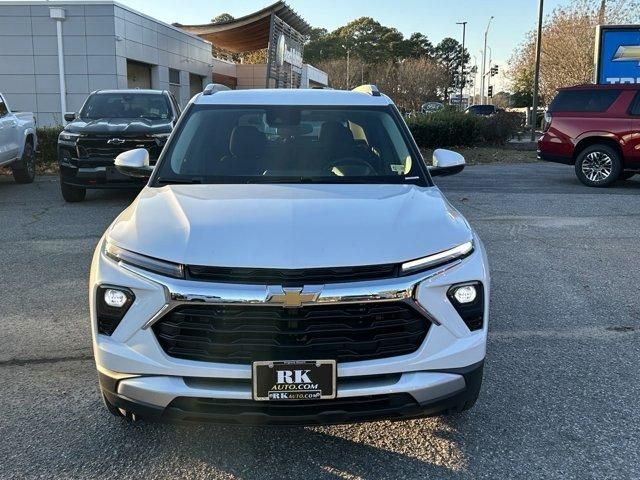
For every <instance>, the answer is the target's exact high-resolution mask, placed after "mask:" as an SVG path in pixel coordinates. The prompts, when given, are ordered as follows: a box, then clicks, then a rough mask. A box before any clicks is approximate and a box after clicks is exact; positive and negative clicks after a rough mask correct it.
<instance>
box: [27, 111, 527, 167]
mask: <svg viewBox="0 0 640 480" xmlns="http://www.w3.org/2000/svg"><path fill="white" fill-rule="evenodd" d="M521 123H522V116H521V115H520V114H519V113H510V112H500V113H498V114H496V115H492V116H490V117H481V116H475V115H467V114H464V113H461V112H457V111H450V110H445V111H441V112H436V113H431V114H428V115H419V116H417V117H412V118H408V119H407V124H408V125H409V128H410V129H411V133H413V137H414V138H415V139H416V142H417V143H418V146H420V147H423V148H438V147H463V146H474V145H482V144H485V145H502V144H504V143H505V142H507V141H508V140H509V139H510V138H511V137H513V136H514V135H515V134H516V133H517V132H518V131H519V130H520V129H521V127H522V125H521ZM37 131H38V143H39V147H38V150H39V153H40V160H41V161H42V162H44V163H55V162H57V159H58V154H57V144H58V135H59V134H60V132H61V131H62V127H60V126H57V127H40V128H38V129H37Z"/></svg>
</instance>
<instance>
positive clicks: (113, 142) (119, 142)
mask: <svg viewBox="0 0 640 480" xmlns="http://www.w3.org/2000/svg"><path fill="white" fill-rule="evenodd" d="M124 142H125V140H123V139H122V138H110V139H109V140H107V143H108V144H109V145H122V144H123V143H124Z"/></svg>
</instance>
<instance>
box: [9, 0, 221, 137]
mask: <svg viewBox="0 0 640 480" xmlns="http://www.w3.org/2000/svg"><path fill="white" fill-rule="evenodd" d="M49 7H59V8H63V9H64V10H65V15H66V19H65V20H64V21H63V22H62V34H63V51H64V67H65V83H66V90H67V95H66V101H67V110H68V111H77V110H78V109H79V108H80V107H81V106H82V103H83V102H84V100H85V99H86V97H87V95H88V94H89V93H90V92H92V91H94V90H98V89H107V88H127V86H128V85H127V59H131V60H136V61H139V62H143V63H147V64H149V65H151V66H152V69H151V72H152V86H153V87H154V88H159V89H168V86H169V73H168V72H169V70H168V69H169V68H175V69H177V70H180V71H181V72H184V73H185V74H184V75H183V74H182V73H181V75H180V79H181V92H182V90H183V88H182V87H183V86H184V88H185V89H186V92H188V91H189V75H188V73H189V72H192V73H195V74H198V75H202V76H204V77H205V79H208V80H207V81H210V78H211V67H210V65H211V44H210V43H208V42H206V41H204V40H202V39H200V38H198V37H196V36H193V35H190V34H188V33H186V32H183V31H181V30H179V29H177V28H175V27H172V26H170V25H166V24H164V23H162V22H159V21H156V20H154V19H152V18H150V17H148V16H145V15H143V14H140V13H138V12H135V11H133V10H131V9H129V8H127V7H124V6H122V5H119V4H117V3H114V2H112V1H105V2H91V3H88V2H87V3H83V2H76V3H73V4H71V3H65V2H53V1H52V2H44V1H30V2H28V1H22V2H19V1H18V2H0V91H2V92H3V93H4V94H5V95H6V97H7V100H8V102H9V104H10V105H11V107H12V108H13V109H15V110H28V111H33V112H34V113H36V117H37V121H38V125H41V126H42V125H54V124H60V123H62V112H60V87H59V78H58V47H57V37H56V21H55V20H53V19H51V18H50V17H49ZM183 82H184V83H183ZM187 97H188V95H185V96H183V95H181V98H179V99H178V101H180V102H181V103H182V104H183V105H185V104H186V101H188V98H187Z"/></svg>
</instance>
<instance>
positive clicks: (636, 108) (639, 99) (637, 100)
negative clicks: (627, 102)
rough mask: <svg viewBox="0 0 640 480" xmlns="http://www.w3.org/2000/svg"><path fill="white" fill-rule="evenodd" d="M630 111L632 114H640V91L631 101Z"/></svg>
mask: <svg viewBox="0 0 640 480" xmlns="http://www.w3.org/2000/svg"><path fill="white" fill-rule="evenodd" d="M629 113H630V114H631V115H640V92H638V93H636V96H635V97H634V99H633V102H631V108H630V109H629Z"/></svg>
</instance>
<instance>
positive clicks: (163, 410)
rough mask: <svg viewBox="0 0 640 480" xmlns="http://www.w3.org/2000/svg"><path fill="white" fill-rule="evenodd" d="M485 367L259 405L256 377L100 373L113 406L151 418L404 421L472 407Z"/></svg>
mask: <svg viewBox="0 0 640 480" xmlns="http://www.w3.org/2000/svg"><path fill="white" fill-rule="evenodd" d="M483 367H484V362H479V363H477V364H475V365H471V366H470V367H468V368H465V369H458V370H452V371H446V372H409V373H404V374H398V375H386V376H377V377H376V376H370V377H368V378H367V377H360V378H357V379H352V380H349V379H346V380H343V381H341V382H340V383H339V385H338V388H339V389H340V390H339V391H340V394H339V395H338V398H337V399H335V400H320V401H299V402H255V401H253V400H252V399H251V387H250V382H244V383H243V382H237V383H236V384H235V385H233V384H229V383H225V384H224V385H217V386H216V382H215V381H209V382H208V381H206V380H202V379H191V378H187V379H185V378H179V377H154V376H151V377H144V376H143V377H132V378H124V379H121V380H118V379H117V378H113V377H110V376H109V375H108V374H107V373H99V379H100V387H101V390H102V392H103V394H104V395H105V397H106V398H107V400H108V401H109V402H110V403H111V404H112V405H114V406H116V407H117V408H120V409H123V410H126V411H127V412H129V413H132V414H134V415H138V416H140V417H143V418H144V419H146V420H151V421H160V422H168V423H173V422H179V423H182V422H213V423H228V424H241V425H326V424H344V423H354V422H363V421H373V420H405V419H410V418H419V417H425V416H432V415H437V414H439V413H443V412H447V411H451V410H459V409H460V408H461V406H464V405H467V406H470V405H471V404H473V402H474V401H475V399H476V398H477V396H478V393H479V390H480V386H481V383H482V372H483ZM103 372H104V370H103ZM238 397H242V398H238Z"/></svg>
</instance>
